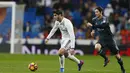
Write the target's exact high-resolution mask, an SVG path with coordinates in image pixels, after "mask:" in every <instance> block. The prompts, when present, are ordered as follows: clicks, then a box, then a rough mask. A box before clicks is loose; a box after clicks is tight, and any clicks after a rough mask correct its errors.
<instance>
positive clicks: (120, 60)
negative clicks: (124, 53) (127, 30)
mask: <svg viewBox="0 0 130 73" xmlns="http://www.w3.org/2000/svg"><path fill="white" fill-rule="evenodd" d="M116 59H117V62H118V63H119V65H120V67H121V71H122V73H126V72H125V68H124V65H123V60H122V59H121V56H120V54H119V53H118V54H116Z"/></svg>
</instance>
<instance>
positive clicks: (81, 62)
mask: <svg viewBox="0 0 130 73" xmlns="http://www.w3.org/2000/svg"><path fill="white" fill-rule="evenodd" d="M83 64H84V62H83V61H82V60H80V63H79V64H78V71H80V70H81V68H82V66H83Z"/></svg>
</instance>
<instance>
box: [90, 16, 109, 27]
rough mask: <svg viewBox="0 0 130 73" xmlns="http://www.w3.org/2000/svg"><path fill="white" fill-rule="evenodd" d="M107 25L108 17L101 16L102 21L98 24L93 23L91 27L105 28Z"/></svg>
mask: <svg viewBox="0 0 130 73" xmlns="http://www.w3.org/2000/svg"><path fill="white" fill-rule="evenodd" d="M108 26H109V23H108V19H107V18H103V21H102V23H101V24H100V25H93V26H92V28H106V27H108Z"/></svg>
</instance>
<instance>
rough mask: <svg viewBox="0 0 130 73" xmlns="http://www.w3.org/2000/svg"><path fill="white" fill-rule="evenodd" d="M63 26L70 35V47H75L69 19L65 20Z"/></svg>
mask: <svg viewBox="0 0 130 73" xmlns="http://www.w3.org/2000/svg"><path fill="white" fill-rule="evenodd" d="M65 26H66V28H67V31H68V33H69V35H70V41H71V48H72V49H73V48H75V35H74V29H73V25H72V23H71V22H70V21H68V22H65Z"/></svg>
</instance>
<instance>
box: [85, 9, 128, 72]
mask: <svg viewBox="0 0 130 73" xmlns="http://www.w3.org/2000/svg"><path fill="white" fill-rule="evenodd" d="M95 15H96V17H94V18H93V19H92V24H91V23H89V22H88V23H87V26H88V27H92V32H91V35H92V36H94V33H95V31H97V32H99V40H98V42H97V43H96V44H95V49H96V50H97V51H98V54H99V55H100V56H101V57H103V58H104V67H105V66H107V64H108V63H109V61H110V60H109V58H108V57H107V56H106V55H105V53H104V52H103V48H108V49H110V51H111V52H112V53H113V54H114V55H115V57H116V59H117V61H118V63H119V65H120V67H121V71H122V73H126V71H125V69H124V66H123V60H122V59H121V56H120V54H119V48H118V46H117V44H116V42H115V40H114V39H113V34H112V32H111V31H110V27H109V22H108V20H107V18H106V17H105V16H103V9H102V7H97V8H95Z"/></svg>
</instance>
